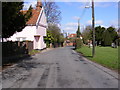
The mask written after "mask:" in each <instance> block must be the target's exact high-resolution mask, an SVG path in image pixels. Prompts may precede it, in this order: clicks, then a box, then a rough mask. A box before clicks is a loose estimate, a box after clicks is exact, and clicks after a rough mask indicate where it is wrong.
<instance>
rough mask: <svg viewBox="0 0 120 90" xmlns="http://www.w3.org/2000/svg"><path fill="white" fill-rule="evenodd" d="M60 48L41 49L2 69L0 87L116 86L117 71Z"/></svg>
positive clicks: (65, 48) (70, 48)
mask: <svg viewBox="0 0 120 90" xmlns="http://www.w3.org/2000/svg"><path fill="white" fill-rule="evenodd" d="M73 48H74V47H61V48H56V49H48V50H44V51H42V52H41V53H39V54H36V55H34V56H32V57H30V58H26V59H25V60H23V61H22V62H19V63H17V64H15V65H13V66H11V67H9V68H7V69H5V70H3V72H2V87H3V88H118V74H117V73H116V72H114V71H112V70H110V69H107V68H105V67H103V66H101V65H99V64H97V63H94V62H92V61H90V60H88V59H86V58H84V57H83V56H82V55H80V54H79V53H77V52H75V51H74V50H73Z"/></svg>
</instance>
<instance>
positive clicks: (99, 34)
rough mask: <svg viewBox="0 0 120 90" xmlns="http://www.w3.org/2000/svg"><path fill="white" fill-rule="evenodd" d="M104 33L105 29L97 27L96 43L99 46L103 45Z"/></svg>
mask: <svg viewBox="0 0 120 90" xmlns="http://www.w3.org/2000/svg"><path fill="white" fill-rule="evenodd" d="M104 31H105V28H104V27H101V26H98V27H95V41H97V45H99V44H101V43H102V40H103V34H104Z"/></svg>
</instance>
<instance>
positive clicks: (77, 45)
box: [75, 38, 83, 49]
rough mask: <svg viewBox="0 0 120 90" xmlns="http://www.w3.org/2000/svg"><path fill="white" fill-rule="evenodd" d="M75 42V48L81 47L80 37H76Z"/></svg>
mask: <svg viewBox="0 0 120 90" xmlns="http://www.w3.org/2000/svg"><path fill="white" fill-rule="evenodd" d="M75 42H76V45H75V48H76V49H78V48H81V47H82V45H83V41H82V39H80V38H77V39H76V40H75Z"/></svg>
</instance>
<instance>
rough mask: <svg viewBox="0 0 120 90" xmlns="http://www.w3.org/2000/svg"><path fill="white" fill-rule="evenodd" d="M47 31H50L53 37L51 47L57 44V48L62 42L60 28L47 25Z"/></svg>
mask: <svg viewBox="0 0 120 90" xmlns="http://www.w3.org/2000/svg"><path fill="white" fill-rule="evenodd" d="M48 31H50V33H51V35H52V37H53V45H54V46H55V45H56V44H57V45H58V46H59V45H60V43H61V42H63V35H62V34H61V32H60V31H61V30H60V28H59V27H58V26H57V25H55V24H49V25H48Z"/></svg>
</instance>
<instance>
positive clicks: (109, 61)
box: [76, 46, 120, 70]
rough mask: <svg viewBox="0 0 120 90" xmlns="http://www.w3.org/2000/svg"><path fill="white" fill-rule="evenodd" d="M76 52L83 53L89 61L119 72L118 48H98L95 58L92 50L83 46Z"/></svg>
mask: <svg viewBox="0 0 120 90" xmlns="http://www.w3.org/2000/svg"><path fill="white" fill-rule="evenodd" d="M76 51H77V52H80V53H82V54H83V55H84V56H85V57H86V58H88V59H89V60H92V61H94V62H96V63H99V64H101V65H103V66H105V67H108V68H110V69H114V70H118V48H111V47H96V48H95V51H96V53H95V57H94V58H93V57H92V48H88V46H83V47H82V48H79V49H77V50H76ZM119 69H120V68H119Z"/></svg>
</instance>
